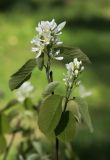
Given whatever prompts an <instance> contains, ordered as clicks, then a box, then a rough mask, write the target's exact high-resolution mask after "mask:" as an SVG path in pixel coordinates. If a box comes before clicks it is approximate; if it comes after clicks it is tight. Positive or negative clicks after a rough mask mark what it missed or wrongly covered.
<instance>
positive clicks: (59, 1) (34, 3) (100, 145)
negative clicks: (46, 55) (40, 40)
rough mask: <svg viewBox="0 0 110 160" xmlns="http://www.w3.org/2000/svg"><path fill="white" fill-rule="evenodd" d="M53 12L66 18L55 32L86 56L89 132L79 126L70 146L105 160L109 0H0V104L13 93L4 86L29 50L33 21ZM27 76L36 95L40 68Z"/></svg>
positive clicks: (84, 157) (109, 136) (109, 104)
mask: <svg viewBox="0 0 110 160" xmlns="http://www.w3.org/2000/svg"><path fill="white" fill-rule="evenodd" d="M53 18H55V20H56V21H57V22H62V21H63V20H66V21H67V24H66V27H65V28H64V30H63V35H62V36H61V38H62V40H63V42H64V44H65V45H66V46H68V45H69V46H73V47H74V46H76V47H79V48H80V49H81V50H83V52H85V53H86V54H87V55H88V56H89V57H90V59H91V61H92V64H91V65H88V66H86V67H85V68H86V69H85V73H84V74H83V75H82V83H83V84H84V85H85V87H86V88H87V89H88V90H91V91H92V96H91V97H89V98H87V101H88V103H89V109H90V113H91V117H92V121H93V125H94V133H93V134H90V133H89V131H88V130H87V129H86V127H82V128H81V129H80V131H79V133H78V135H77V137H76V139H75V141H74V143H73V146H74V147H73V148H74V150H75V153H76V154H77V155H78V157H79V159H80V160H93V159H94V160H99V159H100V160H109V159H110V154H109V151H110V99H109V96H110V86H109V81H110V0H92V1H91V0H84V1H83V0H0V96H1V98H0V105H1V107H2V106H3V105H5V104H6V103H7V102H8V101H9V100H10V99H13V98H14V97H15V93H14V92H13V93H12V92H11V91H10V90H9V87H8V80H9V77H10V75H11V74H12V73H14V72H15V71H16V70H17V69H18V68H19V67H20V66H21V65H23V63H25V61H27V60H28V59H29V58H31V57H33V56H34V55H33V54H32V53H31V44H30V41H31V39H32V38H33V37H34V35H35V34H36V32H35V27H36V25H37V24H38V22H39V21H41V20H51V19H53ZM56 68H57V71H56V74H55V79H58V80H61V79H62V78H63V75H62V72H65V68H64V64H60V67H59V64H58V63H57V64H55V65H54V67H53V69H56ZM59 68H60V69H59ZM31 81H32V83H33V84H34V85H35V86H36V94H37V96H36V97H37V99H39V97H40V96H41V91H42V89H43V88H44V86H45V84H46V80H45V79H44V73H41V72H40V71H37V70H35V71H34V73H33V76H32V80H31ZM40 85H42V88H41V87H40Z"/></svg>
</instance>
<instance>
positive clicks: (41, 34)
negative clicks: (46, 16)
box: [31, 19, 66, 60]
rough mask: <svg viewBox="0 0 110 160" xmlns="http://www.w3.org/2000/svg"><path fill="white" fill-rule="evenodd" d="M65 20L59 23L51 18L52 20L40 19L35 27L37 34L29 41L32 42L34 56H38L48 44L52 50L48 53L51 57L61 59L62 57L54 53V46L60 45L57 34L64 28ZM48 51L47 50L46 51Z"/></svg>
mask: <svg viewBox="0 0 110 160" xmlns="http://www.w3.org/2000/svg"><path fill="white" fill-rule="evenodd" d="M65 24H66V22H62V23H60V24H59V25H57V23H56V22H55V20H54V19H53V20H52V21H41V22H40V23H38V27H36V31H37V32H38V35H37V36H36V37H35V38H33V39H32V41H31V43H32V44H34V47H33V48H32V52H35V53H36V54H37V55H36V58H38V57H39V56H40V55H41V54H42V53H46V52H44V51H45V50H46V49H47V46H48V45H50V46H51V48H52V49H53V51H50V52H51V53H49V54H50V55H51V58H53V59H57V60H62V59H63V57H61V56H57V55H56V54H57V52H56V54H55V51H54V48H57V47H58V46H59V45H62V43H63V42H62V41H60V38H59V35H60V34H62V32H61V30H62V29H63V28H64V26H65ZM47 52H48V51H47ZM47 54H48V53H47Z"/></svg>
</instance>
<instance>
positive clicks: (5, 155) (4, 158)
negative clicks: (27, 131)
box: [3, 121, 20, 160]
mask: <svg viewBox="0 0 110 160" xmlns="http://www.w3.org/2000/svg"><path fill="white" fill-rule="evenodd" d="M19 124H20V121H18V123H17V125H16V128H18V127H19ZM16 133H17V132H13V133H12V136H11V139H10V142H9V144H8V146H7V148H6V151H5V153H4V157H3V160H7V159H8V155H9V152H10V150H11V147H12V145H13V143H14V140H15V137H16Z"/></svg>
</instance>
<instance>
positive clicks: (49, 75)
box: [45, 57, 59, 160]
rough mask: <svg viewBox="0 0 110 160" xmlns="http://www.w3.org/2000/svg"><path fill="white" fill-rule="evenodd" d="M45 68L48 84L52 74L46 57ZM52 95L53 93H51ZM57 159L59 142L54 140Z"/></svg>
mask: <svg viewBox="0 0 110 160" xmlns="http://www.w3.org/2000/svg"><path fill="white" fill-rule="evenodd" d="M45 68H46V76H47V80H48V83H50V82H53V72H52V71H50V58H49V57H48V62H47V66H46V67H45ZM52 94H54V92H52ZM58 159H59V140H58V139H57V138H56V144H55V160H58Z"/></svg>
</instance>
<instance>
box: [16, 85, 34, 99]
mask: <svg viewBox="0 0 110 160" xmlns="http://www.w3.org/2000/svg"><path fill="white" fill-rule="evenodd" d="M33 90H34V87H33V86H32V84H31V83H30V82H24V83H23V84H22V85H21V87H20V88H19V89H18V90H17V92H16V96H17V99H18V101H19V102H23V101H24V100H25V98H27V97H30V95H31V93H32V92H33Z"/></svg>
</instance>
